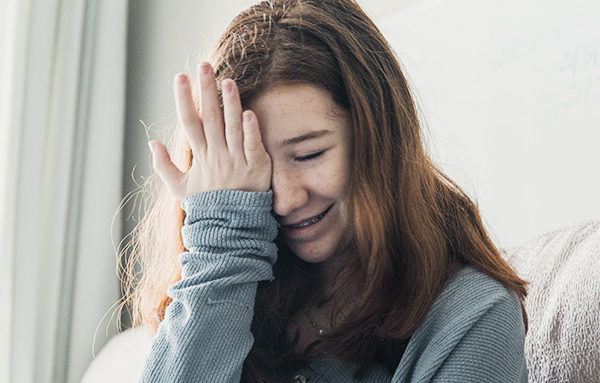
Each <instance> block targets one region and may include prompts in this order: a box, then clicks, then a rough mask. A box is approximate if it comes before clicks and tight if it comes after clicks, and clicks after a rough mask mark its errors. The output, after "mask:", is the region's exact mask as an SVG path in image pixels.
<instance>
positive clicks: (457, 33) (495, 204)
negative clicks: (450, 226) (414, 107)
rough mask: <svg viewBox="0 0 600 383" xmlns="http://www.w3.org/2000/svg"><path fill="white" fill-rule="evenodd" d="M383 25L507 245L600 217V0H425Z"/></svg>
mask: <svg viewBox="0 0 600 383" xmlns="http://www.w3.org/2000/svg"><path fill="white" fill-rule="evenodd" d="M376 22H377V24H378V25H379V26H380V27H381V29H382V32H383V33H384V35H385V36H386V38H387V39H388V40H389V41H390V43H391V44H392V46H393V48H394V50H395V52H396V54H397V56H398V58H399V60H400V62H401V64H402V66H403V69H404V70H405V74H406V75H407V77H408V78H409V81H410V83H411V87H412V88H413V91H414V92H415V96H416V98H417V103H418V105H419V108H420V118H421V120H422V122H423V125H424V127H425V128H426V130H427V134H426V136H427V137H426V141H427V143H428V147H429V150H430V152H431V154H432V157H433V158H434V160H435V161H436V163H438V165H440V167H441V168H442V169H444V170H445V171H446V172H447V173H448V174H449V175H450V176H451V177H452V178H454V179H455V180H456V181H457V182H458V183H459V184H460V185H461V186H463V187H464V189H465V191H467V193H468V194H469V195H470V196H471V197H473V198H474V199H475V200H476V201H477V202H478V203H479V206H480V209H481V212H482V216H483V218H484V221H485V223H486V225H487V227H488V229H489V230H490V232H491V234H492V237H493V238H494V239H495V240H496V242H497V243H498V245H499V246H500V247H508V246H512V245H517V244H519V243H521V242H523V241H525V240H527V239H529V238H531V237H533V236H535V235H537V234H541V233H543V232H545V231H547V230H551V229H555V228H558V227H562V226H566V225H570V224H575V223H579V222H582V221H586V220H591V219H595V220H600V202H599V199H600V1H599V0H572V1H569V2H567V1H554V0H544V1H542V0H530V1H522V0H521V1H515V0H503V1H490V0H452V1H450V0H446V1H439V0H438V1H418V2H415V3H412V4H410V5H407V6H405V7H403V8H401V9H399V10H398V11H397V12H395V13H393V14H390V15H387V16H385V17H384V18H381V19H378V20H376Z"/></svg>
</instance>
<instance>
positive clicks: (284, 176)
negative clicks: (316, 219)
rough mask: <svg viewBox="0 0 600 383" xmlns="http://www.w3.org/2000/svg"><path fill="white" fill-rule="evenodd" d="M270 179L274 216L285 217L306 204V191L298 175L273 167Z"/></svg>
mask: <svg viewBox="0 0 600 383" xmlns="http://www.w3.org/2000/svg"><path fill="white" fill-rule="evenodd" d="M271 177H272V179H271V188H272V189H273V210H274V211H275V214H277V215H278V216H287V215H289V214H290V213H292V212H294V211H295V210H296V209H298V208H300V207H302V206H304V205H305V204H306V202H307V201H308V190H307V189H306V187H305V185H304V184H303V183H302V178H301V177H300V176H299V175H298V174H295V172H293V171H291V170H289V169H285V168H276V167H273V173H272V176H271Z"/></svg>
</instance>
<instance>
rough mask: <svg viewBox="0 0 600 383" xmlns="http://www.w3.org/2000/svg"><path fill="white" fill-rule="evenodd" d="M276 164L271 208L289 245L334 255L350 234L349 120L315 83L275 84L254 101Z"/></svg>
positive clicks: (304, 255)
mask: <svg viewBox="0 0 600 383" xmlns="http://www.w3.org/2000/svg"><path fill="white" fill-rule="evenodd" d="M250 109H251V110H252V111H254V112H255V113H256V115H257V117H258V122H259V125H260V129H261V133H262V139H263V143H264V145H265V148H266V150H267V152H268V153H269V155H270V156H271V161H272V163H273V173H272V179H271V187H272V189H273V193H274V201H273V208H274V210H275V214H276V218H277V220H278V222H279V223H280V225H281V234H282V235H283V238H284V240H285V242H286V243H287V245H288V246H289V247H290V249H291V250H292V251H293V252H294V253H295V254H296V256H298V257H299V258H301V259H302V260H304V261H306V262H311V263H317V262H323V261H326V260H332V258H333V256H334V255H335V254H333V253H334V251H335V250H336V247H337V246H338V245H340V244H341V243H343V242H344V240H345V239H346V238H347V236H348V231H349V223H348V206H347V192H348V190H347V189H348V173H349V151H350V119H349V116H348V115H347V112H345V111H344V110H343V109H341V108H339V107H338V106H337V105H336V104H335V102H334V101H333V99H332V97H331V96H330V94H329V93H328V92H327V91H324V90H323V89H321V88H318V87H316V86H313V85H307V84H300V85H285V86H279V87H275V88H272V89H271V90H268V91H266V92H264V93H262V94H261V95H260V96H259V97H257V98H256V99H255V100H254V101H253V102H252V103H251V104H250Z"/></svg>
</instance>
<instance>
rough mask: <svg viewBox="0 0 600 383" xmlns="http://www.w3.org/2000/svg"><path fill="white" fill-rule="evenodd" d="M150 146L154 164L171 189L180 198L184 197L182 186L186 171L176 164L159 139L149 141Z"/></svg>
mask: <svg viewBox="0 0 600 383" xmlns="http://www.w3.org/2000/svg"><path fill="white" fill-rule="evenodd" d="M148 146H149V147H150V151H151V152H152V166H153V168H154V170H155V171H156V173H157V174H158V176H159V177H160V178H161V180H162V181H163V182H164V183H165V185H166V186H167V188H169V191H170V192H171V193H172V194H173V195H174V196H175V197H176V198H177V199H179V200H181V199H182V198H183V197H185V196H184V195H183V193H184V191H183V188H182V184H183V182H182V181H183V179H184V178H185V173H183V172H182V171H181V170H179V169H178V168H177V166H175V164H174V163H173V161H171V156H170V155H169V152H168V151H167V148H166V147H165V145H163V144H162V143H161V142H159V141H154V140H152V141H149V142H148Z"/></svg>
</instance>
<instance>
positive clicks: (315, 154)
mask: <svg viewBox="0 0 600 383" xmlns="http://www.w3.org/2000/svg"><path fill="white" fill-rule="evenodd" d="M323 153H325V151H324V150H323V151H320V152H316V153H313V154H309V155H307V156H303V157H296V158H295V160H296V161H298V162H303V161H310V160H312V159H315V158H317V157H319V156H320V155H321V154H323Z"/></svg>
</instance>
